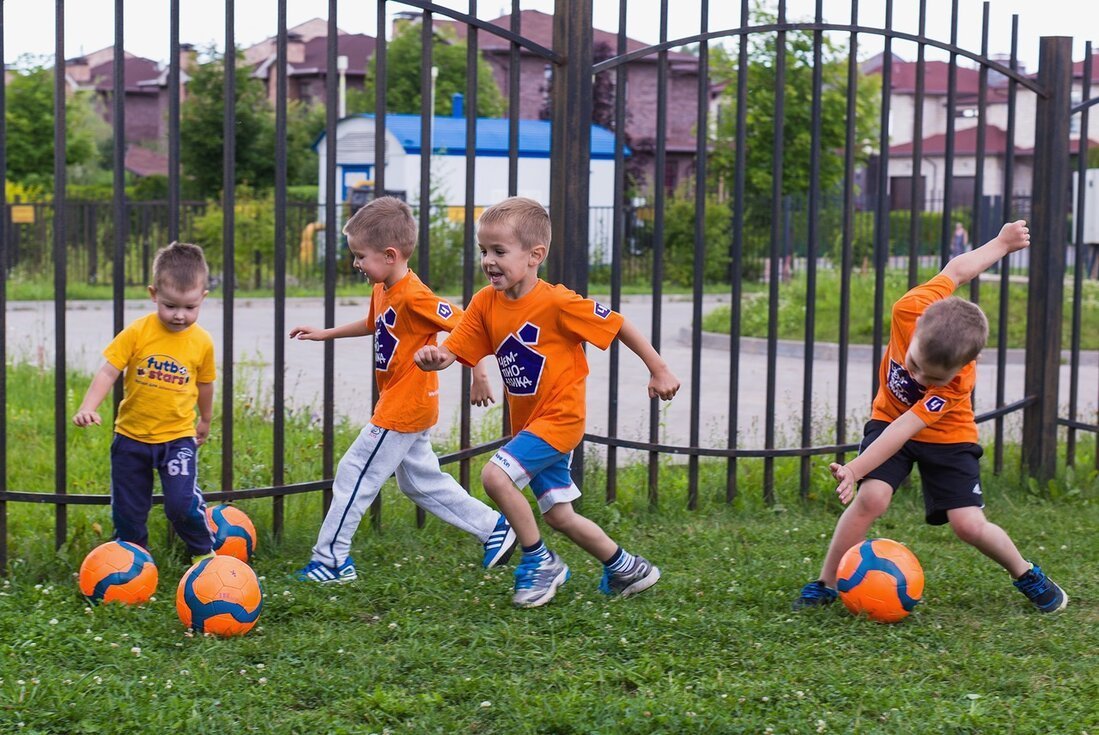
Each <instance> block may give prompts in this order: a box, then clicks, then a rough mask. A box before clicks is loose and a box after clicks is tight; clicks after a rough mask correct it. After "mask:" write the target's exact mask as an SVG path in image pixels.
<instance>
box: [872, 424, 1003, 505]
mask: <svg viewBox="0 0 1099 735" xmlns="http://www.w3.org/2000/svg"><path fill="white" fill-rule="evenodd" d="M887 426H889V422H888V421H877V420H870V421H867V422H866V427H865V428H864V429H863V434H862V443H861V444H860V445H859V453H860V454H861V453H862V452H864V451H865V450H866V448H867V447H868V446H870V443H871V442H873V441H874V440H875V439H877V438H878V436H879V435H880V434H881V433H882V431H884V430H885V427H887ZM982 454H984V450H983V449H981V447H980V445H979V444H973V443H971V442H959V443H957V444H934V443H931V442H918V441H913V440H911V439H909V440H908V441H907V442H905V443H904V446H903V447H901V449H900V451H899V452H897V453H896V454H894V455H893V456H892V457H890V458H889V459H887V460H885V461H884V462H882V463H881V465H879V466H878V467H877V468H875V469H873V470H871V471H870V472H868V473H867V474H866V477H864V478H862V481H863V482H865V481H866V480H881V481H882V482H884V483H886V484H887V485H889V486H890V487H891V488H893V492H896V491H897V488H898V487H900V484H901V483H902V482H903V481H904V478H906V477H908V474H909V473H910V472H912V465H913V464H915V465H917V466H918V467H919V468H920V481H921V483H922V484H923V507H924V518H925V520H926V521H927V522H928V523H929V524H931V525H932V526H941V525H943V524H944V523H946V522H947V518H946V512H947V511H948V510H953V509H954V508H968V507H971V506H975V507H977V508H984V507H985V503H984V496H983V495H982V494H981V467H980V459H981V455H982Z"/></svg>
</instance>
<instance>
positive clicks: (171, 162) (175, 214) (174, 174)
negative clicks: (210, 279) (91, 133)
mask: <svg viewBox="0 0 1099 735" xmlns="http://www.w3.org/2000/svg"><path fill="white" fill-rule="evenodd" d="M168 15H169V20H168V24H169V30H168V48H169V49H170V50H169V54H170V58H169V59H168V242H175V241H177V240H179V200H180V186H179V101H180V100H179V72H180V66H181V63H180V58H179V0H171V2H170V3H169V8H168Z"/></svg>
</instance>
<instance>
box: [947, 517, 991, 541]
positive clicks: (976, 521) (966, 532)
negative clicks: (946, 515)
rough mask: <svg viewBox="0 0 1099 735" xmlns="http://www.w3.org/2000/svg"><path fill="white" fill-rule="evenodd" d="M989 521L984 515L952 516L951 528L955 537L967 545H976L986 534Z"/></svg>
mask: <svg viewBox="0 0 1099 735" xmlns="http://www.w3.org/2000/svg"><path fill="white" fill-rule="evenodd" d="M987 524H988V521H987V520H985V518H984V516H983V515H973V514H966V515H952V516H950V528H951V529H952V530H953V531H954V535H955V536H957V537H958V538H959V539H961V540H962V541H965V542H966V543H967V544H975V543H977V541H979V540H980V538H981V536H982V535H983V533H984V530H985V526H986V525H987Z"/></svg>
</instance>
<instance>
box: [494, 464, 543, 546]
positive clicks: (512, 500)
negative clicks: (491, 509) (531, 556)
mask: <svg viewBox="0 0 1099 735" xmlns="http://www.w3.org/2000/svg"><path fill="white" fill-rule="evenodd" d="M481 484H482V485H484V487H485V493H486V494H487V495H488V496H489V497H490V498H492V502H494V503H496V507H497V508H499V509H500V512H501V513H503V514H504V517H505V518H507V519H508V523H510V524H511V527H512V529H514V531H515V535H516V536H517V537H518V538H519V543H520V544H522V545H523V546H524V547H527V548H529V547H531V546H534V545H535V544H536V543H538V539H540V538H541V537H542V534H541V533H540V532H539V531H538V521H537V520H535V518H534V512H533V511H532V510H531V509H530V502H529V501H528V500H527V499H526V496H524V495H523V492H522V491H521V490H520V489H519V488H517V487H515V483H514V482H512V479H511V478H510V477H508V475H507V473H506V472H504V471H503V470H502V469H500V468H499V467H497V466H496V465H494V464H492V463H491V462H490V463H488V464H486V465H485V468H484V469H483V470H482V471H481Z"/></svg>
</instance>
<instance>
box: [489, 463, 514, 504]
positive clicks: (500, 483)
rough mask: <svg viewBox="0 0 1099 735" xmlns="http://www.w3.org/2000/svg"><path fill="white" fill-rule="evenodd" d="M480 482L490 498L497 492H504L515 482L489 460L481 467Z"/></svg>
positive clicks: (495, 495) (496, 494)
mask: <svg viewBox="0 0 1099 735" xmlns="http://www.w3.org/2000/svg"><path fill="white" fill-rule="evenodd" d="M481 484H482V485H483V486H484V488H485V492H486V493H488V495H489V497H490V498H495V497H497V496H498V495H499V493H502V492H506V491H507V490H508V489H510V488H513V487H515V483H514V482H512V480H511V478H510V477H509V476H508V474H507V473H506V472H504V471H503V470H502V469H500V468H499V467H497V466H496V465H494V464H493V463H492V462H489V463H488V464H486V465H485V466H484V468H482V469H481Z"/></svg>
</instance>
